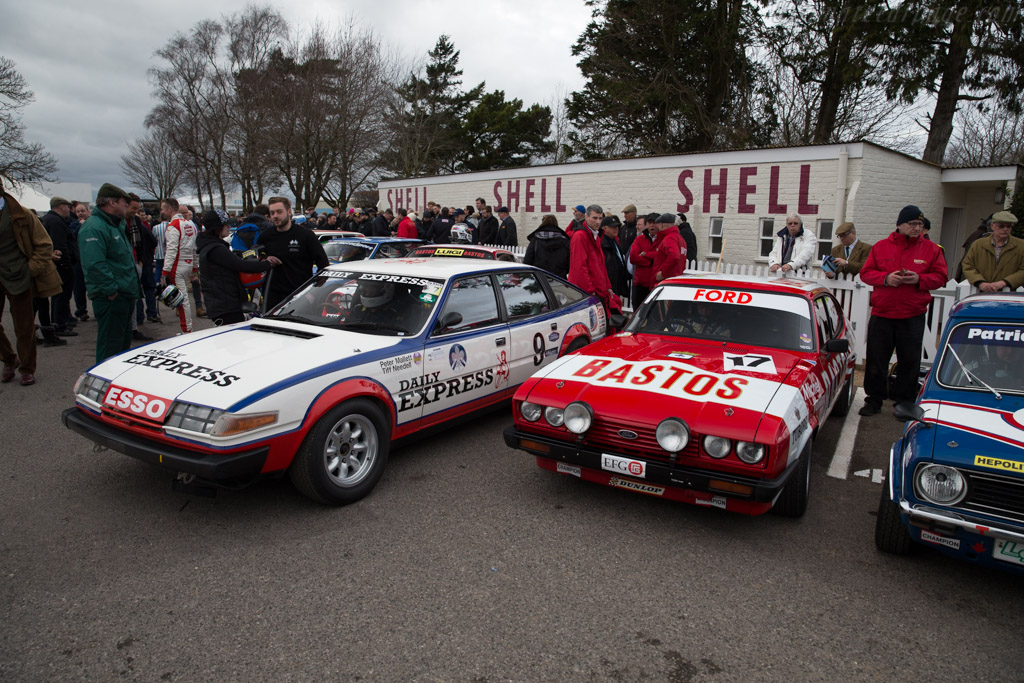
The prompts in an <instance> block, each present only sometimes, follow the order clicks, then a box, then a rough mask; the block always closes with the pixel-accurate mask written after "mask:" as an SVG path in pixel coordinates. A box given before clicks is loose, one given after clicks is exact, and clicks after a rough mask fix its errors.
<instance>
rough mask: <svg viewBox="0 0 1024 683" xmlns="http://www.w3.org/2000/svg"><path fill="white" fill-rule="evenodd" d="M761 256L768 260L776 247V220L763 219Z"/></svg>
mask: <svg viewBox="0 0 1024 683" xmlns="http://www.w3.org/2000/svg"><path fill="white" fill-rule="evenodd" d="M759 241H760V243H761V252H760V253H761V256H763V257H764V258H768V256H769V255H770V254H771V253H772V249H773V248H774V246H775V219H774V218H762V219H761V237H760V240H759Z"/></svg>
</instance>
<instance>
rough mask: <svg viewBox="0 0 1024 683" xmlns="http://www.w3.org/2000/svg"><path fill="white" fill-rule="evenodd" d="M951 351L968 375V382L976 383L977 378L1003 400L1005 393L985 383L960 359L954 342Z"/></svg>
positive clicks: (998, 398)
mask: <svg viewBox="0 0 1024 683" xmlns="http://www.w3.org/2000/svg"><path fill="white" fill-rule="evenodd" d="M949 352H950V353H952V354H953V358H956V362H957V363H959V364H960V369H961V370H963V371H964V374H965V375H966V376H967V381H968V382H970V383H971V384H974V380H977V382H978V384H980V385H981V386H983V387H985V388H986V389H988V390H989V391H991V392H992V393H993V394H995V396H996V399H997V400H1000V401H1001V400H1002V399H1003V395H1002V394H1000V393H999V392H998V391H996V390H995V389H993V388H992V387H990V386H989V385H987V384H985V382H984V381H983V380H982V379H981V378H980V377H978V376H977V375H975V374H974V373H973V372H971V371H970V370H968V369H967V366H966V365H964V362H963V361H962V360H960V356H958V355H957V353H956V349H954V348H953V345H952V344H951V345H950V346H949Z"/></svg>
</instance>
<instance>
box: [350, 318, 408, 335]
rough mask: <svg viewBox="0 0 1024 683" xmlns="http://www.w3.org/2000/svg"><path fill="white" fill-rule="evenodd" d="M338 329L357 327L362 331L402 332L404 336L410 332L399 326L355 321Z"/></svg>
mask: <svg viewBox="0 0 1024 683" xmlns="http://www.w3.org/2000/svg"><path fill="white" fill-rule="evenodd" d="M338 327H355V328H357V329H362V330H388V331H391V332H401V333H402V334H409V330H407V329H405V328H404V327H398V326H397V325H388V324H387V323H375V322H371V321H369V320H353V321H351V322H340V323H338Z"/></svg>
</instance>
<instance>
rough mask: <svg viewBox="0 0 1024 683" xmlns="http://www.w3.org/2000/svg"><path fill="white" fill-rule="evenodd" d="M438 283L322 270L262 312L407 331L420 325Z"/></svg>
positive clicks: (440, 286) (341, 326)
mask: <svg viewBox="0 0 1024 683" xmlns="http://www.w3.org/2000/svg"><path fill="white" fill-rule="evenodd" d="M443 289H444V282H443V281H442V280H433V279H426V278H419V277H409V276H405V275H390V274H379V273H337V272H333V271H332V272H325V273H323V274H321V275H318V276H317V277H315V278H313V279H312V280H310V281H309V282H308V283H307V284H306V285H305V286H303V287H302V288H300V289H299V290H297V291H296V292H294V293H293V294H292V295H291V296H290V297H288V298H287V299H285V300H284V301H283V302H282V303H281V304H279V305H278V306H277V307H276V308H274V309H273V310H272V311H271V312H270V313H269V314H268V315H267V318H270V319H274V318H278V319H283V320H291V321H294V322H304V323H309V324H313V325H318V326H320V327H333V328H338V329H349V330H358V331H360V332H369V333H371V334H382V335H388V336H399V337H402V336H411V335H415V334H416V333H418V332H419V331H420V330H421V329H423V326H424V324H426V322H427V320H428V319H429V318H430V313H431V311H433V310H434V305H435V304H436V303H437V300H438V298H439V297H440V296H441V291H442V290H443Z"/></svg>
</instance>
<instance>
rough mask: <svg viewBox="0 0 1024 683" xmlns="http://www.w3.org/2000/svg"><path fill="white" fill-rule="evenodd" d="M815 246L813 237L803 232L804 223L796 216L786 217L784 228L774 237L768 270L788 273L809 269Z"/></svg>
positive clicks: (815, 242)
mask: <svg viewBox="0 0 1024 683" xmlns="http://www.w3.org/2000/svg"><path fill="white" fill-rule="evenodd" d="M817 244H818V241H817V240H816V239H815V238H814V235H811V234H809V233H807V232H806V231H805V230H804V221H803V219H802V218H800V216H799V215H798V214H795V213H794V214H792V215H790V216H786V227H784V228H783V229H782V230H779V232H778V233H777V234H776V235H775V247H774V248H773V249H772V253H770V254H768V270H769V271H771V272H772V273H774V272H776V271H779V270H781V271H782V272H783V273H788V272H789V271H791V270H800V269H801V268H807V267H809V266H810V265H811V261H812V260H814V249H815V247H816V246H817Z"/></svg>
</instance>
